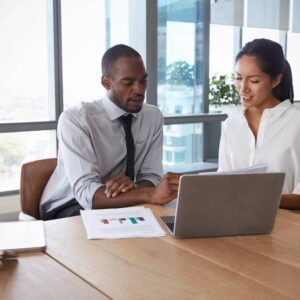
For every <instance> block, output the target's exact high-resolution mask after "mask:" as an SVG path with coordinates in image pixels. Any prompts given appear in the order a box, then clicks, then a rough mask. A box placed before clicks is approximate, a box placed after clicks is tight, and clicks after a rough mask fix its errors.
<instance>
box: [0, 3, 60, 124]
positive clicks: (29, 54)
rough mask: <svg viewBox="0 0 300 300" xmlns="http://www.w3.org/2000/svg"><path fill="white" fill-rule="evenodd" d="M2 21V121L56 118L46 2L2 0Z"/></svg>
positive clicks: (0, 48)
mask: <svg viewBox="0 0 300 300" xmlns="http://www.w3.org/2000/svg"><path fill="white" fill-rule="evenodd" d="M33 8H34V9H33ZM0 20H1V26H0V39H1V47H0V66H1V68H0V123H14V122H32V121H47V120H54V118H55V115H54V113H53V112H54V110H53V109H52V108H51V107H50V106H49V101H51V99H49V97H48V60H47V13H46V1H41V0H24V1H21V2H20V1H17V0H11V1H1V4H0ZM16 20H17V22H16Z"/></svg>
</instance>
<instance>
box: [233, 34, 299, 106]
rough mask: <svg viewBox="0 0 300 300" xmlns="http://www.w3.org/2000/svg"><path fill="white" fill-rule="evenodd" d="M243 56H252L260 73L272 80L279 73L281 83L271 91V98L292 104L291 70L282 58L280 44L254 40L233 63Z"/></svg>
mask: <svg viewBox="0 0 300 300" xmlns="http://www.w3.org/2000/svg"><path fill="white" fill-rule="evenodd" d="M243 55H249V56H254V57H255V58H256V59H257V61H258V62H259V64H260V67H261V69H262V71H263V72H264V73H266V74H268V75H269V76H270V77H271V78H272V79H275V78H276V77H277V76H278V75H279V74H280V73H281V74H282V79H281V82H280V83H279V84H278V85H277V86H276V87H275V88H274V89H273V96H274V97H275V98H277V99H278V100H280V101H284V100H286V99H290V101H291V103H293V102H294V87H293V76H292V70H291V66H290V64H289V63H288V61H287V60H286V59H285V58H284V55H283V50H282V47H281V46H280V44H278V43H276V42H274V41H271V40H267V39H255V40H253V41H251V42H249V43H247V44H246V45H245V46H244V47H243V48H242V49H241V50H240V52H239V53H238V54H237V56H236V59H235V61H236V62H237V61H238V60H239V59H240V58H241V57H242V56H243Z"/></svg>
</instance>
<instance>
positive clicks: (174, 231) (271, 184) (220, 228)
mask: <svg viewBox="0 0 300 300" xmlns="http://www.w3.org/2000/svg"><path fill="white" fill-rule="evenodd" d="M284 177H285V174H284V173H257V174H221V173H219V174H218V173H211V174H206V175H204V174H203V175H201V174H198V175H183V176H182V177H181V178H180V182H179V190H178V200H177V205H176V211H175V216H164V217H161V219H162V221H163V222H164V224H165V225H166V227H167V229H168V231H169V233H170V234H171V235H172V236H174V237H176V238H193V237H212V236H229V235H248V234H266V233H270V232H271V231H272V229H273V226H274V222H275V217H276V214H277V210H278V207H279V204H280V199H281V194H282V187H283V182H284Z"/></svg>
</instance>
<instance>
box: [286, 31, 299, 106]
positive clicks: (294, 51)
mask: <svg viewBox="0 0 300 300" xmlns="http://www.w3.org/2000/svg"><path fill="white" fill-rule="evenodd" d="M299 45H300V33H291V32H290V33H288V41H287V60H288V61H289V63H290V65H291V68H292V72H293V83H294V94H295V95H294V99H295V100H296V101H300V86H299V84H298V83H299V82H300V58H299Z"/></svg>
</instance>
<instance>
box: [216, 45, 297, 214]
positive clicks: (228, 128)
mask: <svg viewBox="0 0 300 300" xmlns="http://www.w3.org/2000/svg"><path fill="white" fill-rule="evenodd" d="M236 87H237V90H238V92H239V95H240V97H241V101H242V104H243V111H242V112H240V113H237V114H235V115H232V116H230V117H229V118H228V119H227V120H226V121H225V122H224V127H223V129H222V135H221V141H220V149H219V171H230V170H234V169H239V168H244V167H249V166H253V165H256V164H267V165H268V171H271V172H285V173H286V177H285V182H284V187H283V195H282V198H281V203H280V207H282V208H288V209H300V109H299V108H296V107H295V106H294V105H293V100H294V99H293V98H294V93H293V82H292V73H291V68H290V65H289V63H288V62H287V60H285V58H284V55H283V51H282V47H281V46H280V45H279V44H278V43H276V42H273V41H271V40H267V39H255V40H253V41H252V42H249V43H247V44H246V45H245V46H244V47H243V48H242V49H241V51H240V52H239V53H238V55H237V57H236Z"/></svg>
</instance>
